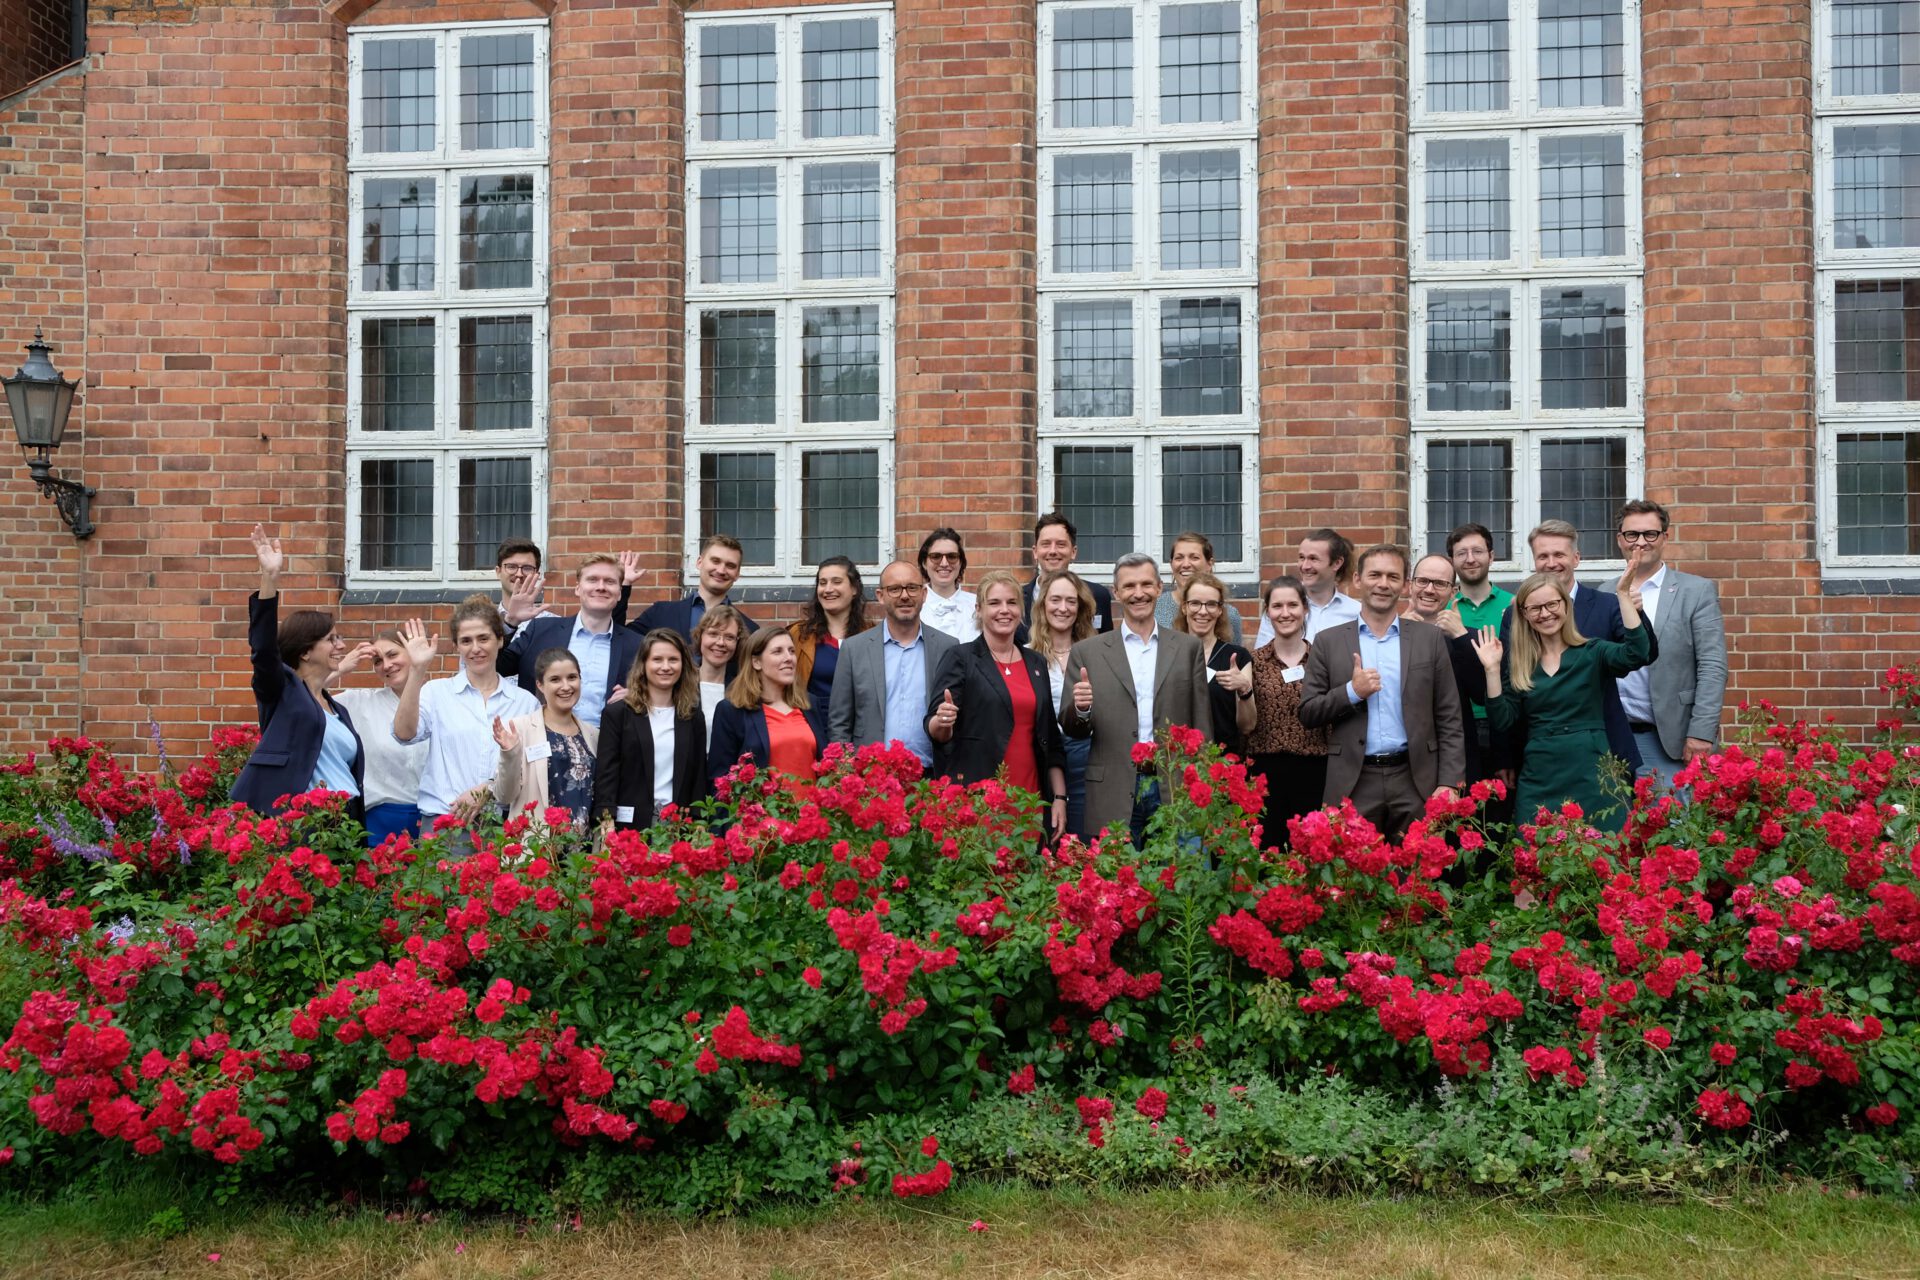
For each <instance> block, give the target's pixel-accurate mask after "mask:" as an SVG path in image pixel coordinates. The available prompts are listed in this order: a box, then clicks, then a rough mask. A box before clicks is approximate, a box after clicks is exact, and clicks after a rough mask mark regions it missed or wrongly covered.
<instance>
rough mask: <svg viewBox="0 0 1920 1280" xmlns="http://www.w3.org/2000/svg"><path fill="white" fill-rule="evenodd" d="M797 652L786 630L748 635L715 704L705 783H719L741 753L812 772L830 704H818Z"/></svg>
mask: <svg viewBox="0 0 1920 1280" xmlns="http://www.w3.org/2000/svg"><path fill="white" fill-rule="evenodd" d="M797 666H798V655H797V652H796V650H795V648H794V643H793V637H792V636H791V635H789V634H788V633H787V632H785V631H782V630H779V629H776V628H773V627H762V628H760V629H759V630H758V631H756V632H754V633H753V634H752V635H751V636H749V637H748V639H747V647H746V650H745V652H744V653H742V654H741V657H740V674H739V675H736V676H735V677H734V678H733V683H732V684H730V685H728V686H727V700H726V701H725V702H723V703H721V704H720V705H719V706H718V707H716V708H714V713H713V735H712V736H713V744H712V745H711V746H710V747H708V749H707V782H708V784H709V785H713V784H717V783H718V782H719V781H720V779H722V778H724V777H726V776H727V773H728V772H729V771H730V770H731V769H732V768H733V767H734V766H735V765H737V764H739V763H740V761H741V759H742V758H743V757H747V758H751V759H752V761H753V763H754V764H755V765H757V766H758V767H759V768H761V769H777V770H779V771H780V772H782V773H787V774H792V775H794V776H796V777H803V778H810V777H812V776H813V763H814V761H816V760H818V759H819V758H820V753H821V751H822V750H824V749H825V748H826V745H827V713H826V708H825V707H823V706H821V707H816V705H815V704H814V703H813V702H811V701H810V700H809V699H808V697H807V689H806V686H805V685H804V684H802V683H800V681H799V680H798V678H797V675H796V668H797Z"/></svg>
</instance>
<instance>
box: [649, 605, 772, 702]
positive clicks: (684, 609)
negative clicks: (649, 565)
mask: <svg viewBox="0 0 1920 1280" xmlns="http://www.w3.org/2000/svg"><path fill="white" fill-rule="evenodd" d="M699 598H700V593H699V592H698V591H689V592H687V594H686V595H684V596H681V597H680V598H679V599H677V600H656V601H654V602H653V603H652V604H650V605H648V606H647V607H646V608H645V609H643V610H641V611H640V616H639V617H638V618H636V619H635V620H634V621H632V622H628V621H627V608H628V606H629V605H630V604H631V603H632V602H633V588H632V587H630V586H628V587H622V588H620V603H619V604H617V605H615V606H614V607H613V625H614V626H616V627H617V626H621V625H625V626H626V627H627V628H628V629H629V630H631V631H632V632H633V633H634V634H635V635H642V636H644V635H646V634H647V632H649V631H652V630H653V629H654V628H656V627H666V628H667V629H668V630H671V631H678V632H679V633H680V638H681V639H683V640H685V641H686V642H687V643H688V644H692V643H693V602H694V601H695V600H698V599H699ZM726 603H728V604H733V598H732V597H731V596H729V597H728V598H727V601H726ZM733 607H734V609H735V610H736V611H737V610H738V609H739V608H740V606H739V605H737V604H733ZM740 621H741V622H742V623H744V624H745V625H746V628H747V630H748V631H749V632H753V631H758V630H759V629H760V624H759V623H757V622H755V621H754V620H753V619H752V618H749V617H748V616H747V615H746V614H744V613H742V614H741V615H740ZM693 656H694V659H695V661H698V660H699V657H700V655H699V654H697V653H696V654H695V655H693ZM717 718H718V717H716V719H717Z"/></svg>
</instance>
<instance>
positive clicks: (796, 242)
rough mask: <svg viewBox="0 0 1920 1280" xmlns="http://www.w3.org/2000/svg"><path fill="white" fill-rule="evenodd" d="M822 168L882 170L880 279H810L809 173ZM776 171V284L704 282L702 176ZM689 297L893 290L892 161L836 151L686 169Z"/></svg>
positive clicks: (695, 163)
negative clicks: (733, 171)
mask: <svg viewBox="0 0 1920 1280" xmlns="http://www.w3.org/2000/svg"><path fill="white" fill-rule="evenodd" d="M821 164H875V165H878V166H879V168H880V274H879V275H876V276H848V277H845V278H843V279H833V280H808V279H806V278H805V277H804V275H803V274H802V272H803V270H804V264H805V258H804V253H805V239H806V237H805V222H804V218H805V210H806V200H805V196H806V170H807V169H809V168H811V167H813V166H815V165H821ZM769 168H770V169H772V170H774V192H775V194H774V205H775V209H776V214H775V218H776V221H775V224H774V236H775V240H774V243H775V253H774V263H775V266H774V275H773V279H771V280H748V281H733V282H726V283H719V284H714V283H709V282H706V281H703V280H701V279H700V257H701V253H702V251H703V250H704V248H705V246H704V245H703V244H702V243H701V233H702V231H703V229H704V226H703V223H702V221H701V216H700V183H701V175H703V174H705V173H708V172H711V171H713V170H716V169H769ZM686 201H687V204H686V208H687V241H688V243H687V276H686V281H687V296H688V297H689V298H690V299H691V298H698V299H701V300H703V301H704V300H707V299H711V298H766V297H788V296H795V295H798V294H805V295H806V296H808V297H810V298H811V297H826V296H838V295H848V296H853V295H860V294H868V293H872V292H873V291H874V290H875V289H891V288H892V287H893V269H894V247H893V246H894V217H895V214H894V207H893V157H892V156H891V155H889V154H886V153H882V152H836V153H834V154H833V155H832V156H814V155H807V156H755V157H745V156H741V157H733V156H729V157H728V158H727V159H725V160H720V161H715V160H702V161H690V162H689V163H688V164H687V186H686Z"/></svg>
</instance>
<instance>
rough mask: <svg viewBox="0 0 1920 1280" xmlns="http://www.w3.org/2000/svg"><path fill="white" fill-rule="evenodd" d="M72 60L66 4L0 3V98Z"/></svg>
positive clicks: (46, 0)
mask: <svg viewBox="0 0 1920 1280" xmlns="http://www.w3.org/2000/svg"><path fill="white" fill-rule="evenodd" d="M72 59H73V18H72V10H71V7H70V4H69V3H68V0H0V98H4V97H7V96H8V95H9V94H12V93H14V92H15V91H16V90H18V89H20V88H22V87H24V86H25V85H28V84H30V83H32V82H33V81H35V80H38V79H39V78H40V77H41V76H44V75H46V74H47V72H49V71H52V70H54V69H55V68H56V67H62V66H65V65H66V64H67V63H68V62H70V61H72Z"/></svg>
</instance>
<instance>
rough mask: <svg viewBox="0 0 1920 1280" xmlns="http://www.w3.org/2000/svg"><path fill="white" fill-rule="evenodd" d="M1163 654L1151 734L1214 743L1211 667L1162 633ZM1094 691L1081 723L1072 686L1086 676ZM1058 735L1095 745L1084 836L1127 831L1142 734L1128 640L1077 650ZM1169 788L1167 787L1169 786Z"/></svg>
mask: <svg viewBox="0 0 1920 1280" xmlns="http://www.w3.org/2000/svg"><path fill="white" fill-rule="evenodd" d="M1158 634H1159V639H1158V640H1157V641H1156V643H1157V644H1158V645H1159V653H1158V655H1157V656H1156V657H1155V659H1154V668H1153V731H1154V732H1155V733H1156V734H1158V733H1161V732H1163V731H1165V729H1166V728H1167V726H1168V725H1175V724H1182V725H1188V726H1190V727H1192V728H1195V729H1198V730H1199V731H1200V732H1201V734H1202V735H1203V736H1205V737H1208V738H1211V737H1212V736H1213V700H1212V698H1210V697H1209V696H1208V695H1207V676H1206V667H1205V665H1204V663H1203V662H1202V661H1201V657H1200V642H1199V641H1198V640H1196V639H1194V638H1193V637H1192V636H1190V635H1188V634H1186V633H1185V632H1183V631H1175V630H1173V629H1172V628H1171V627H1161V628H1159V633H1158ZM1081 667H1085V668H1086V669H1087V679H1088V680H1089V681H1090V682H1091V683H1092V684H1093V709H1092V710H1091V711H1089V712H1088V713H1087V714H1086V715H1084V716H1083V715H1081V714H1080V712H1079V709H1078V708H1077V707H1075V706H1074V705H1073V693H1072V690H1073V685H1074V682H1075V681H1077V680H1078V679H1079V678H1080V668H1081ZM1062 695H1063V696H1062V701H1063V702H1064V703H1065V704H1066V705H1065V706H1063V707H1061V708H1060V728H1061V729H1062V730H1064V731H1065V732H1066V733H1068V734H1070V735H1071V736H1073V737H1076V738H1092V739H1093V745H1092V746H1091V747H1090V748H1089V750H1088V754H1087V817H1086V829H1087V830H1088V831H1099V830H1102V829H1103V828H1105V827H1109V826H1117V827H1120V828H1122V829H1124V828H1125V827H1126V826H1127V824H1128V823H1129V822H1130V821H1131V820H1132V818H1133V801H1134V792H1135V786H1136V780H1137V779H1138V777H1139V774H1138V772H1137V771H1136V770H1135V769H1134V767H1133V744H1134V742H1135V741H1136V739H1137V738H1138V735H1139V732H1140V728H1139V725H1140V720H1139V716H1140V711H1139V705H1140V704H1139V702H1138V701H1137V699H1136V696H1135V694H1134V688H1133V666H1132V664H1130V663H1129V662H1128V661H1127V647H1126V632H1125V629H1124V628H1122V629H1121V630H1119V631H1112V632H1108V633H1107V634H1106V635H1103V636H1093V637H1091V638H1089V639H1086V640H1082V641H1081V642H1080V643H1079V644H1077V645H1075V646H1073V652H1072V653H1070V654H1068V655H1067V683H1066V687H1065V689H1063V691H1062ZM1163 785H1164V784H1163Z"/></svg>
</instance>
